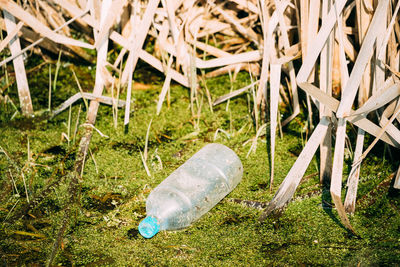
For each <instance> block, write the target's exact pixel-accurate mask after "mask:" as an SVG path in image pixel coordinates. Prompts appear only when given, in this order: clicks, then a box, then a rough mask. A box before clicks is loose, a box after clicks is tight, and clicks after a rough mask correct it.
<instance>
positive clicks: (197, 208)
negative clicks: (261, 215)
mask: <svg viewBox="0 0 400 267" xmlns="http://www.w3.org/2000/svg"><path fill="white" fill-rule="evenodd" d="M242 175H243V166H242V163H241V162H240V159H239V158H238V156H237V155H236V154H235V152H233V151H232V150H231V149H229V148H228V147H226V146H224V145H221V144H208V145H206V146H205V147H203V148H202V149H201V150H200V151H198V152H197V153H196V154H195V155H193V157H191V158H190V159H189V160H188V161H186V162H185V163H184V164H183V165H182V166H180V167H179V168H178V169H176V170H175V171H174V172H173V173H172V174H171V175H170V176H168V177H167V178H166V179H165V180H164V181H162V182H161V183H160V184H159V185H158V186H157V187H156V188H155V189H154V190H153V191H152V192H151V193H150V195H149V197H148V198H147V202H146V212H147V216H151V217H154V218H156V219H157V221H158V223H159V225H160V230H176V229H181V228H185V227H187V226H189V225H190V224H191V223H192V222H194V221H196V220H197V219H199V218H200V217H201V216H202V215H203V214H204V213H206V212H207V211H209V210H210V209H211V208H212V207H214V206H215V205H216V204H217V203H218V202H219V201H220V200H221V199H223V198H224V197H225V196H226V195H227V194H228V193H229V192H231V191H232V189H233V188H235V187H236V185H237V184H238V183H239V181H240V180H241V178H242Z"/></svg>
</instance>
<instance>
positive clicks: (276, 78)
mask: <svg viewBox="0 0 400 267" xmlns="http://www.w3.org/2000/svg"><path fill="white" fill-rule="evenodd" d="M270 76H271V80H270V102H271V104H270V136H271V137H270V139H271V174H270V175H271V177H270V185H269V189H270V190H272V184H273V182H274V167H275V136H276V127H277V123H278V118H277V116H278V103H279V85H280V83H281V65H276V64H271V74H270Z"/></svg>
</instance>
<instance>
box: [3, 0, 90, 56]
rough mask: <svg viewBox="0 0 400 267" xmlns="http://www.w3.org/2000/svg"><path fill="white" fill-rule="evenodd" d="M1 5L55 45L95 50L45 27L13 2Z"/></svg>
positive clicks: (7, 1)
mask: <svg viewBox="0 0 400 267" xmlns="http://www.w3.org/2000/svg"><path fill="white" fill-rule="evenodd" d="M0 4H1V6H2V8H3V10H7V11H8V12H9V13H10V14H12V15H13V16H14V17H16V18H18V19H19V20H20V21H23V22H24V23H25V24H27V25H29V27H31V28H32V29H33V30H34V31H36V32H37V33H40V34H41V35H43V36H44V37H47V38H49V39H50V40H52V41H53V42H55V43H60V44H64V45H72V46H79V47H83V48H88V49H93V45H91V44H88V43H84V42H82V41H78V40H75V39H72V38H68V37H66V36H64V35H61V34H58V33H55V31H52V30H51V29H49V28H48V27H47V26H45V25H43V24H42V23H41V22H40V21H39V20H38V19H36V18H35V17H34V16H32V15H31V14H29V13H28V12H26V11H25V10H23V9H22V8H21V7H20V6H18V5H17V4H16V3H14V2H13V1H11V0H1V1H0Z"/></svg>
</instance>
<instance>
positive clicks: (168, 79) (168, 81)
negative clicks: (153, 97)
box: [156, 55, 173, 115]
mask: <svg viewBox="0 0 400 267" xmlns="http://www.w3.org/2000/svg"><path fill="white" fill-rule="evenodd" d="M172 61H173V60H172V55H171V56H170V58H169V60H168V66H167V70H166V75H167V76H166V77H165V81H164V84H163V87H162V89H161V92H160V96H159V98H158V102H157V111H156V113H157V115H159V114H160V112H161V108H162V104H163V102H164V99H165V96H166V95H167V92H168V90H169V88H170V84H171V72H170V70H171V65H172Z"/></svg>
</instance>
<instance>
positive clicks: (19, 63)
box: [3, 10, 33, 116]
mask: <svg viewBox="0 0 400 267" xmlns="http://www.w3.org/2000/svg"><path fill="white" fill-rule="evenodd" d="M3 14H4V19H5V24H6V28H7V32H8V33H9V34H10V35H12V34H13V31H14V30H15V29H16V28H17V25H16V23H15V18H14V16H13V15H12V14H10V13H9V12H8V11H6V10H3ZM10 50H11V54H12V55H13V56H15V55H16V54H18V53H19V52H20V51H21V45H20V42H19V38H18V36H14V37H13V38H12V39H11V41H10ZM13 65H14V70H15V76H16V81H17V87H18V96H19V102H20V106H21V110H22V114H23V115H25V116H32V115H33V106H32V100H31V94H30V92H29V85H28V79H27V77H26V72H25V65H24V59H23V55H20V56H18V57H16V58H14V60H13Z"/></svg>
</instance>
